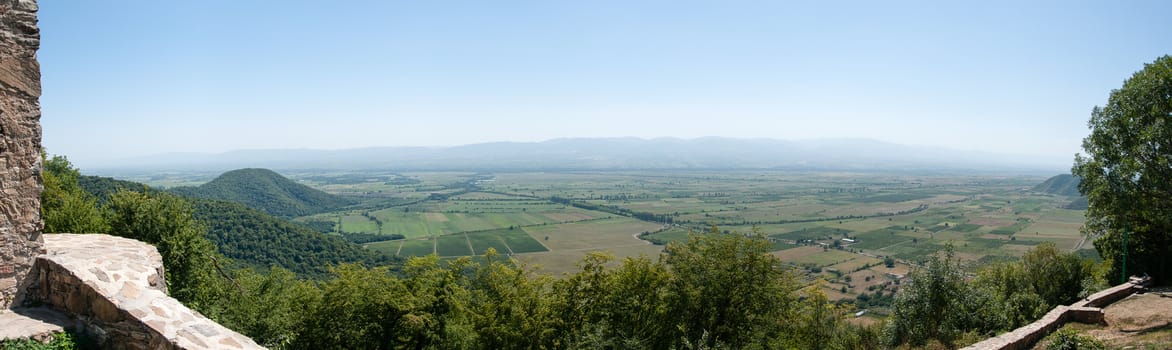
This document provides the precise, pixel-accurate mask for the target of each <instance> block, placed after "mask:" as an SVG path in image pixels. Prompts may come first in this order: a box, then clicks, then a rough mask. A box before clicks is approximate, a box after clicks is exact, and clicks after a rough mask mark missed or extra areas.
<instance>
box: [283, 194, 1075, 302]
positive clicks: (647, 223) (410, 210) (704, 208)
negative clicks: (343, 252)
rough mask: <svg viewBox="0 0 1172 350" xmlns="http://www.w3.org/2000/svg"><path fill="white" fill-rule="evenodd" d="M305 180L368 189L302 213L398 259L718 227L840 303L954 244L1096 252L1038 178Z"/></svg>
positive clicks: (567, 256) (596, 243)
mask: <svg viewBox="0 0 1172 350" xmlns="http://www.w3.org/2000/svg"><path fill="white" fill-rule="evenodd" d="M295 178H297V179H298V180H300V181H301V182H303V183H306V184H310V185H313V186H315V187H317V188H321V189H324V190H326V191H329V192H333V193H338V194H343V195H349V196H354V197H357V198H365V199H366V200H365V201H364V204H361V205H357V206H355V207H353V208H347V209H345V210H342V211H339V212H334V213H323V214H318V215H313V216H309V217H304V218H299V219H298V220H301V221H307V220H308V221H330V222H335V223H337V224H336V225H335V231H337V232H349V233H366V234H372V235H388V236H389V235H392V234H397V235H402V236H403V237H405V239H399V240H389V241H381V242H370V243H365V245H366V246H367V247H369V248H370V249H374V250H377V251H380V252H383V253H385V254H388V255H398V256H413V255H425V254H438V255H440V256H443V257H455V256H470V255H479V254H483V253H484V252H485V251H487V250H488V249H490V248H491V249H495V250H496V251H498V252H500V253H502V254H510V255H512V256H514V257H515V258H518V261H523V262H528V263H529V264H531V265H537V266H541V268H542V270H543V271H546V272H551V273H554V274H560V273H562V272H570V271H573V270H575V269H576V264H577V263H578V261H579V260H580V259H581V258H582V257H583V256H584V255H585V254H586V253H587V252H590V251H598V250H602V251H609V252H611V253H612V254H614V255H616V256H617V257H619V258H621V257H626V256H638V255H641V254H644V255H649V256H655V255H657V254H659V253H660V252H661V251H662V248H663V244H667V243H670V242H676V241H682V240H685V239H687V237H688V235H689V234H691V233H695V232H708V231H709V230H711V229H712V228H713V227H716V228H717V229H719V230H720V231H721V232H727V233H753V232H755V233H759V234H761V235H763V236H765V237H767V238H768V239H770V240H771V241H772V244H773V248H774V249H775V252H774V253H773V254H774V255H776V256H777V257H778V258H780V259H781V260H782V261H783V262H785V263H787V264H790V265H791V266H794V267H795V269H796V270H797V271H799V275H800V276H801V278H802V279H803V280H804V281H806V282H807V283H810V284H816V285H819V286H820V288H821V289H822V290H823V291H824V292H825V293H826V294H827V295H828V296H829V297H831V298H832V299H844V300H854V299H856V298H860V297H864V298H868V297H875V298H879V299H880V300H882V298H883V297H885V296H886V297H887V298H889V297H890V295H891V293H893V292H894V291H895V290H897V289H898V288H899V283H900V281H901V278H903V276H906V274H907V273H908V271H909V270H910V269H911V267H912V266H914V265H917V264H919V263H920V262H921V261H923V260H924V259H925V258H926V257H927V256H929V255H931V254H934V253H936V252H937V251H939V250H940V249H942V248H944V247H945V246H947V245H952V246H953V247H954V249H955V251H956V252H957V256H959V257H961V258H962V259H964V260H966V261H967V262H969V263H970V264H973V265H978V264H985V263H989V262H993V261H1000V260H1004V259H1014V258H1016V257H1017V256H1020V255H1021V254H1022V253H1023V252H1025V251H1026V250H1028V249H1029V248H1030V247H1032V246H1034V245H1036V244H1038V243H1039V242H1046V241H1048V242H1055V243H1056V244H1057V245H1058V246H1059V247H1060V248H1063V249H1068V250H1074V249H1080V248H1081V249H1088V248H1091V247H1090V245H1089V244H1082V243H1083V242H1082V237H1081V236H1080V235H1079V233H1078V229H1079V227H1080V226H1081V225H1082V222H1083V213H1082V211H1077V210H1069V209H1063V206H1064V205H1065V204H1067V203H1069V202H1070V201H1071V198H1067V197H1059V196H1053V195H1047V194H1041V193H1034V192H1030V191H1028V189H1029V188H1030V187H1032V186H1033V185H1035V184H1037V183H1040V182H1041V181H1043V180H1044V178H1041V177H1028V176H1022V177H1007V176H992V175H990V176H967V175H906V174H863V173H793V172H765V171H761V172H676V173H660V172H618V171H611V172H562V173H500V174H474V173H401V174H398V173H396V174H389V173H388V174H362V175H361V176H357V175H355V176H349V177H347V176H345V175H344V174H330V175H328V176H327V175H322V174H317V175H314V174H299V175H298V176H295ZM363 179H365V180H363ZM343 180H344V181H343ZM652 242H654V243H655V244H652ZM1080 244H1082V245H1080ZM889 258H890V259H889ZM885 260H894V264H892V266H891V267H888V266H887V264H886V263H885ZM881 309H882V308H881V307H880V309H879V310H877V311H878V312H880V313H881V312H882V310H881Z"/></svg>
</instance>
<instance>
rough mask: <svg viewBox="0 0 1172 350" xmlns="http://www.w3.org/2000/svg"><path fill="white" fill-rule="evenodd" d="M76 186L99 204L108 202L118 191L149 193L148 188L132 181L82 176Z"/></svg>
mask: <svg viewBox="0 0 1172 350" xmlns="http://www.w3.org/2000/svg"><path fill="white" fill-rule="evenodd" d="M77 184H78V185H79V186H80V187H81V188H82V189H83V190H85V191H86V192H89V194H90V195H93V196H94V197H96V198H97V199H98V203H99V204H104V203H106V201H108V200H110V195H113V194H115V193H118V191H134V192H149V191H150V190H151V188H150V187H148V186H147V185H144V184H140V183H137V182H133V181H125V180H118V179H114V178H109V177H101V176H89V175H82V176H81V177H78V178H77Z"/></svg>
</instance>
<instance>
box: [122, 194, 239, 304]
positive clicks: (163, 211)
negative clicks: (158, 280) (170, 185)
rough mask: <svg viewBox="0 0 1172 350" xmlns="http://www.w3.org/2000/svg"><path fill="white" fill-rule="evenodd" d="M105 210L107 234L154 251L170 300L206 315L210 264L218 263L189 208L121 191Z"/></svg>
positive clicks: (211, 297)
mask: <svg viewBox="0 0 1172 350" xmlns="http://www.w3.org/2000/svg"><path fill="white" fill-rule="evenodd" d="M106 208H107V212H106V214H107V215H106V221H107V222H108V223H109V224H110V233H111V234H114V235H117V236H122V237H126V238H132V239H136V240H140V241H143V242H146V243H150V244H152V245H154V246H155V247H156V248H158V250H159V254H160V255H162V256H163V267H164V268H165V271H166V276H165V278H166V280H167V290H168V291H169V292H170V294H171V296H172V297H174V298H175V299H178V300H179V301H181V302H183V303H184V304H186V305H188V306H189V307H191V308H193V309H196V310H199V311H203V312H205V313H207V311H209V310H210V309H208V307H210V306H211V305H212V303H213V302H214V301H215V298H217V295H218V292H219V289H218V288H219V287H220V285H219V283H218V282H219V281H218V279H217V277H216V271H215V269H216V266H215V265H214V264H215V262H216V260H218V259H220V258H219V257H218V255H217V254H216V248H215V245H213V244H212V242H211V241H209V240H208V239H207V238H206V237H205V232H206V229H205V228H204V227H203V225H200V224H199V223H198V222H196V220H195V217H194V215H193V214H192V209H191V205H190V204H188V203H187V202H186V201H184V200H183V199H182V198H179V197H176V196H174V195H171V194H167V193H161V192H154V193H140V192H132V191H120V192H117V193H115V194H113V195H111V196H110V202H109V203H107V204H106Z"/></svg>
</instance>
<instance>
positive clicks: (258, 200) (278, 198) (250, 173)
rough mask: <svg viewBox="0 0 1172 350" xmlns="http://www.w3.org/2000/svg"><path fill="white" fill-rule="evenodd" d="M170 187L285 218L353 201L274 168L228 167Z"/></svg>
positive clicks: (174, 190) (192, 194) (177, 190)
mask: <svg viewBox="0 0 1172 350" xmlns="http://www.w3.org/2000/svg"><path fill="white" fill-rule="evenodd" d="M170 191H171V192H173V193H176V194H179V195H181V196H185V197H193V198H203V199H218V200H225V201H231V202H236V203H240V204H244V205H245V206H248V207H249V208H254V209H257V210H260V211H263V212H265V213H268V214H270V215H273V216H280V217H286V218H287V217H294V216H302V215H310V214H315V213H320V212H323V211H328V210H331V209H334V208H338V207H342V206H345V205H349V204H352V202H351V201H350V200H348V199H346V198H343V197H340V196H335V195H332V194H329V193H325V192H322V191H320V190H317V189H314V188H311V187H309V186H305V185H302V184H299V183H296V182H294V181H293V180H289V179H287V178H285V177H284V176H281V175H280V174H277V173H276V172H273V171H272V170H268V169H255V168H253V169H239V170H233V171H229V172H226V173H224V174H221V175H220V176H219V177H217V178H216V179H214V180H212V181H211V182H208V183H206V184H203V185H200V186H196V187H176V188H173V189H170Z"/></svg>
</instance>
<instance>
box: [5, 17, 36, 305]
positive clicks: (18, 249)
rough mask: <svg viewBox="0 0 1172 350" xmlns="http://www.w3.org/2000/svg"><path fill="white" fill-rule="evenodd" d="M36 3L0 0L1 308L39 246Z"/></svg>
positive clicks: (10, 299) (14, 291) (22, 279)
mask: <svg viewBox="0 0 1172 350" xmlns="http://www.w3.org/2000/svg"><path fill="white" fill-rule="evenodd" d="M40 39H41V34H40V30H39V29H37V3H36V1H32V0H0V310H2V309H7V308H8V307H10V306H11V305H12V303H13V301H14V300H15V299H16V297H17V291H18V290H19V289H20V286H21V285H22V284H24V282H25V276H27V275H28V272H29V270H30V269H31V268H32V264H33V259H34V257H36V256H37V255H39V254H41V253H42V252H43V250H42V247H41V237H40V236H41V202H40V196H41V177H40V170H41V156H40V152H41V124H40V119H41V106H40V102H39V101H38V99H39V98H40V96H41V68H40V65H39V64H37V48H38V47H40Z"/></svg>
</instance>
